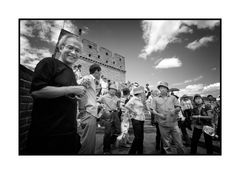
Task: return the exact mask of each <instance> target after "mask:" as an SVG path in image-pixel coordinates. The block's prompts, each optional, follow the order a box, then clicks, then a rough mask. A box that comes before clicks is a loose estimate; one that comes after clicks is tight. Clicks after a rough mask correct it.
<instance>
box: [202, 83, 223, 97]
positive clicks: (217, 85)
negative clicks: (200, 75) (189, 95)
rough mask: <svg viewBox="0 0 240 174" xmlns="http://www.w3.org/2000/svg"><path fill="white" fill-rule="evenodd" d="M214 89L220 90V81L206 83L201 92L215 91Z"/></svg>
mask: <svg viewBox="0 0 240 174" xmlns="http://www.w3.org/2000/svg"><path fill="white" fill-rule="evenodd" d="M216 90H220V83H219V82H218V83H213V84H210V85H208V86H205V87H204V88H203V92H202V93H204V94H207V93H209V92H214V91H216Z"/></svg>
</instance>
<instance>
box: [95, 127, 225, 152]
mask: <svg viewBox="0 0 240 174" xmlns="http://www.w3.org/2000/svg"><path fill="white" fill-rule="evenodd" d="M190 133H191V132H190ZM103 135H104V134H103V132H98V133H97V135H96V138H97V141H96V142H97V144H96V154H102V155H103V150H102V149H103V144H102V142H103ZM155 136H156V134H155V133H154V132H148V133H144V152H143V153H144V154H145V155H161V153H160V152H157V151H155ZM130 140H133V135H132V134H130ZM213 145H214V155H219V154H220V150H221V149H220V142H219V141H213ZM128 150H129V148H124V147H119V148H114V149H113V150H112V154H113V155H119V154H120V155H124V154H125V155H126V154H128ZM197 152H198V154H206V149H205V144H204V138H203V135H202V136H201V138H200V142H199V146H198V150H197ZM185 154H190V147H185Z"/></svg>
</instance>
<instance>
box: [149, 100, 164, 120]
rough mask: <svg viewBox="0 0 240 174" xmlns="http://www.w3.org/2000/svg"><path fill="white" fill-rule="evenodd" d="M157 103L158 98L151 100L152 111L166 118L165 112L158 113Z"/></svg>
mask: <svg viewBox="0 0 240 174" xmlns="http://www.w3.org/2000/svg"><path fill="white" fill-rule="evenodd" d="M156 105H157V101H156V98H153V99H152V102H151V112H152V113H153V114H154V115H156V116H158V117H160V118H161V119H163V120H164V119H166V117H165V116H164V114H161V113H158V112H157V111H156Z"/></svg>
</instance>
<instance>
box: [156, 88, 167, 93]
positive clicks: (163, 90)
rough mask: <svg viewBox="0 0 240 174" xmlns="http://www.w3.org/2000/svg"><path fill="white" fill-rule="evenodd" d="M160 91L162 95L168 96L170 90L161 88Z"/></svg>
mask: <svg viewBox="0 0 240 174" xmlns="http://www.w3.org/2000/svg"><path fill="white" fill-rule="evenodd" d="M158 89H159V91H160V92H161V94H167V93H168V89H167V88H166V87H164V86H160V87H159V88H158Z"/></svg>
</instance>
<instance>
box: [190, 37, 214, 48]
mask: <svg viewBox="0 0 240 174" xmlns="http://www.w3.org/2000/svg"><path fill="white" fill-rule="evenodd" d="M213 41H214V37H213V36H208V37H203V38H201V39H199V40H195V41H193V42H191V43H189V44H188V45H187V46H186V47H187V48H188V49H191V50H196V49H198V48H200V47H203V46H207V45H208V43H209V42H213Z"/></svg>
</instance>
